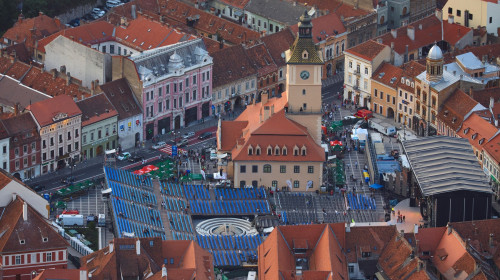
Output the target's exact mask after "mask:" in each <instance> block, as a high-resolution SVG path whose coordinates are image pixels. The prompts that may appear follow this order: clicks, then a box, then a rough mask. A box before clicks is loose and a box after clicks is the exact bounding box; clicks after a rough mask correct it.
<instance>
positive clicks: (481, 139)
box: [457, 114, 498, 151]
mask: <svg viewBox="0 0 500 280" xmlns="http://www.w3.org/2000/svg"><path fill="white" fill-rule="evenodd" d="M465 130H467V133H465V132H464V131H465ZM497 131H498V129H497V128H496V127H495V126H494V125H493V124H491V123H490V122H489V121H487V120H485V119H484V118H482V117H481V116H479V115H478V114H471V115H470V116H469V117H468V118H467V119H466V120H465V121H464V122H463V123H462V127H461V128H460V130H459V131H458V133H457V135H458V136H460V137H462V138H466V139H467V140H469V143H470V144H471V145H472V146H474V148H476V149H478V150H479V151H481V150H482V149H483V147H484V146H486V145H487V143H488V141H489V139H491V138H492V137H493V136H495V134H496V133H497Z"/></svg>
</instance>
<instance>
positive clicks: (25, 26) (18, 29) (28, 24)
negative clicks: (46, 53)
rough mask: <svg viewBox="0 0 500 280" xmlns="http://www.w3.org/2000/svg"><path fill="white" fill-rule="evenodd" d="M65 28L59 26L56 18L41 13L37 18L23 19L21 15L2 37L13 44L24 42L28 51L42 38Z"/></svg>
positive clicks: (61, 25) (59, 22)
mask: <svg viewBox="0 0 500 280" xmlns="http://www.w3.org/2000/svg"><path fill="white" fill-rule="evenodd" d="M65 28H66V26H65V25H64V24H61V21H60V20H59V19H57V18H50V17H48V16H46V15H44V14H43V13H40V14H39V15H38V16H37V17H34V18H28V19H24V18H22V15H21V16H20V17H19V19H18V21H17V22H16V23H15V24H14V26H13V27H12V28H10V29H9V30H7V31H6V32H5V33H4V34H3V37H2V41H3V39H4V38H7V39H10V40H11V41H13V42H16V43H21V42H24V43H25V44H26V47H27V48H28V50H29V51H31V50H33V49H34V46H35V42H36V41H37V40H40V39H42V38H44V37H47V36H49V35H51V34H54V33H56V32H58V31H59V30H63V29H65Z"/></svg>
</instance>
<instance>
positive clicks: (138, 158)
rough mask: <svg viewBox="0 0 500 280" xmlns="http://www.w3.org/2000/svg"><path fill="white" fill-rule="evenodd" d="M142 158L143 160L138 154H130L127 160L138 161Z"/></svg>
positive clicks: (142, 158)
mask: <svg viewBox="0 0 500 280" xmlns="http://www.w3.org/2000/svg"><path fill="white" fill-rule="evenodd" d="M142 160H144V157H142V156H138V155H135V156H131V157H129V158H128V161H129V162H138V161H142Z"/></svg>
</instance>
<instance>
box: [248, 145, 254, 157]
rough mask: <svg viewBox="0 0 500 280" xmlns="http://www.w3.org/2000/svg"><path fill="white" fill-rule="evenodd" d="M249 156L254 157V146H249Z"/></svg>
mask: <svg viewBox="0 0 500 280" xmlns="http://www.w3.org/2000/svg"><path fill="white" fill-rule="evenodd" d="M248 155H249V156H251V155H253V147H252V146H248Z"/></svg>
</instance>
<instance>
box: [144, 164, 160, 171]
mask: <svg viewBox="0 0 500 280" xmlns="http://www.w3.org/2000/svg"><path fill="white" fill-rule="evenodd" d="M143 170H149V171H153V170H158V167H156V166H154V165H146V166H144V168H143Z"/></svg>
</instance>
